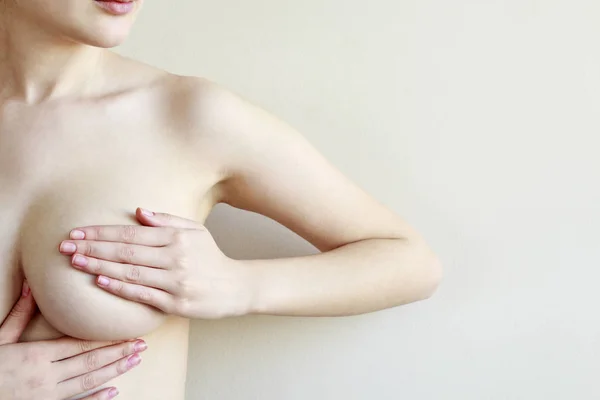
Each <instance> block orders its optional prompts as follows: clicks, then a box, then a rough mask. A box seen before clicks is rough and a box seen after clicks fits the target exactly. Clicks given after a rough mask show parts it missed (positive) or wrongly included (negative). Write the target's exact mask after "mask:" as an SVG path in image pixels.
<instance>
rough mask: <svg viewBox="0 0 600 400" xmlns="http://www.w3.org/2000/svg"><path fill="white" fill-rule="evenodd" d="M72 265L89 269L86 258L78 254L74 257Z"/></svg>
mask: <svg viewBox="0 0 600 400" xmlns="http://www.w3.org/2000/svg"><path fill="white" fill-rule="evenodd" d="M72 264H73V265H76V266H78V267H87V266H88V259H87V258H86V257H84V256H81V255H79V254H76V255H74V256H73V261H72Z"/></svg>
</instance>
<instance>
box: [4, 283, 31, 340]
mask: <svg viewBox="0 0 600 400" xmlns="http://www.w3.org/2000/svg"><path fill="white" fill-rule="evenodd" d="M34 313H35V300H34V298H33V295H32V294H31V289H30V288H29V284H28V283H27V281H25V282H23V290H22V291H21V298H19V301H17V304H15V306H14V307H13V309H12V310H11V311H10V314H8V317H6V319H5V320H4V323H3V324H2V326H1V327H0V345H4V344H10V343H17V341H18V340H19V338H20V337H21V334H23V331H25V328H26V327H27V324H29V321H31V318H32V317H33V314H34Z"/></svg>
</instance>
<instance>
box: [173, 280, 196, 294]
mask: <svg viewBox="0 0 600 400" xmlns="http://www.w3.org/2000/svg"><path fill="white" fill-rule="evenodd" d="M175 287H176V290H177V293H178V294H179V295H181V296H183V297H187V296H188V295H190V294H192V293H193V292H194V290H193V288H192V283H191V282H190V280H189V279H187V278H186V277H179V279H177V281H176V282H175Z"/></svg>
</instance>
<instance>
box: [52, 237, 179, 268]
mask: <svg viewBox="0 0 600 400" xmlns="http://www.w3.org/2000/svg"><path fill="white" fill-rule="evenodd" d="M59 250H60V252H61V253H62V254H64V255H72V254H74V253H79V254H82V255H84V256H88V257H94V258H99V259H101V260H107V261H116V262H119V263H126V264H135V265H143V266H146V267H155V268H169V267H170V266H171V263H172V262H171V261H172V257H171V256H170V255H169V251H168V250H167V249H166V248H165V247H149V246H141V245H137V244H126V243H113V242H96V241H88V240H65V241H63V242H62V243H61V244H60V246H59Z"/></svg>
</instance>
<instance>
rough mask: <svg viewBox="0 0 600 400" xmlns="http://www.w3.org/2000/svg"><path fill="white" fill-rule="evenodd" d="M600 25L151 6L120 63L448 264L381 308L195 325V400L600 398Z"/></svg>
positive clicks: (293, 4) (258, 234)
mask: <svg viewBox="0 0 600 400" xmlns="http://www.w3.org/2000/svg"><path fill="white" fill-rule="evenodd" d="M599 17H600V2H598V1H597V0H587V1H586V0H579V1H567V0H470V1H469V0H454V1H447V0H403V1H398V0H379V1H372V2H367V1H364V0H363V1H357V0H304V1H282V0H253V1H247V0H228V1H192V0H188V1H183V0H179V1H156V0H148V1H147V4H146V9H145V11H144V12H143V13H142V15H141V16H140V20H139V24H138V25H137V27H136V30H135V32H134V34H133V36H132V37H131V39H130V40H129V41H128V42H127V43H126V45H125V46H123V47H122V49H121V51H122V52H124V53H126V54H129V55H132V56H134V57H137V58H139V59H142V60H145V61H147V62H149V63H151V64H155V65H158V66H161V67H164V68H166V69H169V70H171V71H173V72H177V73H181V74H190V75H203V76H207V77H209V78H211V79H213V80H216V81H218V82H220V83H222V84H224V85H226V86H227V87H229V88H231V89H233V90H235V91H237V92H238V93H240V94H242V95H244V96H245V97H247V98H249V99H251V100H252V101H254V102H256V103H258V104H260V105H261V106H263V107H264V108H266V109H268V110H269V111H271V112H272V113H274V114H276V115H278V116H279V117H280V118H282V119H284V120H286V121H287V122H289V123H290V124H292V125H294V126H295V127H296V128H298V129H299V130H300V131H302V132H304V133H305V135H306V136H307V137H308V138H309V139H310V141H311V142H312V143H313V144H314V145H315V146H316V147H317V148H318V149H319V150H320V151H321V152H323V153H324V154H325V155H326V156H327V157H329V158H330V159H331V160H332V162H334V164H335V165H337V166H338V167H339V168H340V169H341V170H343V171H344V172H345V173H346V174H348V175H349V176H350V177H352V178H353V179H354V180H355V181H356V182H357V183H359V184H360V185H361V186H362V187H364V188H365V189H367V190H368V191H369V192H370V193H372V194H373V195H374V196H376V197H377V198H378V199H380V200H381V201H383V202H384V203H385V204H387V205H389V206H390V207H392V208H393V209H395V210H396V211H398V212H399V213H400V214H401V215H403V216H404V217H405V218H406V219H407V220H408V221H409V222H410V223H412V224H413V225H414V226H415V227H417V229H419V230H420V231H421V232H422V233H423V234H424V235H425V237H426V238H427V239H428V240H429V242H430V243H431V245H432V247H433V248H434V249H435V250H436V252H437V253H438V254H439V255H440V257H441V258H442V260H443V261H444V264H445V268H446V276H445V281H444V283H443V286H442V287H441V288H440V290H439V291H438V292H437V294H436V295H435V296H434V298H432V299H431V300H429V301H426V302H422V303H417V304H413V305H409V306H406V307H402V308H397V309H393V310H387V311H383V312H378V313H374V314H370V315H365V316H360V317H352V318H343V319H293V318H275V317H248V318H241V319H235V320H226V321H216V322H197V323H195V324H194V329H193V334H192V341H191V345H192V346H191V347H192V348H191V353H190V361H189V362H190V371H189V375H188V382H189V384H188V398H189V399H207V400H246V399H260V400H300V399H302V400H305V399H377V400H379V399H382V400H383V399H386V400H387V399H389V400H392V399H393V400H397V399H411V400H421V399H443V400H447V399H451V400H454V399H456V400H459V399H460V400H466V399H473V400H484V399H486V400H487V399H490V400H491V399H494V400H496V399H497V400H506V399H528V400H530V399H544V400H546V399H551V400H554V399H578V400H586V399H598V398H600V385H598V384H596V383H595V382H596V378H597V376H598V358H599V356H600V317H599V316H598V304H599V301H600V295H599V294H598V290H597V286H598V283H597V282H598V281H599V280H600V254H599V250H598V245H597V241H598V239H600V234H599V232H600V229H599V224H600V211H599V209H600V207H599V205H598V204H599V201H600V190H599V185H598V175H599V173H598V172H599V171H600V161H598V158H597V157H596V153H597V152H598V148H599V146H600V140H599V139H598V134H599V133H600V131H599V128H600V123H599V119H600V117H599V115H598V111H599V107H600V51H599V46H598V43H599V41H598V39H600V27H599V25H598V21H599ZM357 218H368V215H357ZM208 226H209V228H210V229H211V230H212V231H213V233H214V235H215V236H216V238H217V239H218V241H219V244H220V245H221V246H222V248H223V249H224V250H225V251H226V252H227V253H228V254H230V255H233V256H236V257H275V256H284V255H295V254H306V253H309V252H312V251H313V249H312V247H310V246H309V245H307V244H306V243H304V242H303V241H302V240H300V239H299V238H298V237H296V236H295V235H293V234H291V233H289V232H288V231H287V230H286V229H284V228H282V227H281V226H279V225H277V224H275V223H273V222H272V221H270V220H267V219H266V218H264V217H262V216H258V215H255V214H250V213H246V212H241V211H239V210H234V209H232V208H229V207H227V206H222V205H221V206H218V207H217V209H215V212H214V213H213V214H212V215H211V217H210V219H209V223H208Z"/></svg>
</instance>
